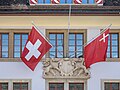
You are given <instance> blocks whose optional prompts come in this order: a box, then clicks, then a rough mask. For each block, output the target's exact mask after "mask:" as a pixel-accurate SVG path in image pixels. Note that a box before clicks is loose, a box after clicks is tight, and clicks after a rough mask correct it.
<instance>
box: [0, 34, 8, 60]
mask: <svg viewBox="0 0 120 90" xmlns="http://www.w3.org/2000/svg"><path fill="white" fill-rule="evenodd" d="M2 34H8V57H2V40H1V42H0V46H1V48H0V49H1V52H0V58H9V33H2V32H0V37H1V39H2Z"/></svg>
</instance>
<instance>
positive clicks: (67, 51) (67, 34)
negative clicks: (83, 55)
mask: <svg viewBox="0 0 120 90" xmlns="http://www.w3.org/2000/svg"><path fill="white" fill-rule="evenodd" d="M70 16H71V4H70V5H69V15H68V34H67V40H68V42H67V58H68V57H69V32H70Z"/></svg>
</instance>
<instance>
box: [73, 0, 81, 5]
mask: <svg viewBox="0 0 120 90" xmlns="http://www.w3.org/2000/svg"><path fill="white" fill-rule="evenodd" d="M81 3H82V0H74V4H81Z"/></svg>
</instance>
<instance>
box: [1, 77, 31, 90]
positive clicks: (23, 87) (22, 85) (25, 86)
mask: <svg viewBox="0 0 120 90" xmlns="http://www.w3.org/2000/svg"><path fill="white" fill-rule="evenodd" d="M0 90H31V80H27V79H25V80H23V79H21V80H19V79H18V80H17V79H16V80H13V79H7V80H0Z"/></svg>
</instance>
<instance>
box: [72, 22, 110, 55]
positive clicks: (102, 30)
mask: <svg viewBox="0 0 120 90" xmlns="http://www.w3.org/2000/svg"><path fill="white" fill-rule="evenodd" d="M111 26H112V24H110V25H108V26H107V27H105V28H104V29H102V31H101V32H100V34H102V33H103V32H104V31H105V30H106V29H107V28H110V27H111ZM100 34H97V35H96V36H95V37H94V38H92V39H91V40H90V41H88V42H86V43H85V44H84V45H82V47H84V46H86V45H87V44H88V43H90V42H92V41H93V40H94V39H95V38H96V37H98V36H99V35H100ZM79 49H80V48H79ZM79 49H78V50H79ZM75 52H77V51H75ZM73 55H74V53H73V54H71V55H70V57H71V56H73ZM77 55H79V54H77Z"/></svg>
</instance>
